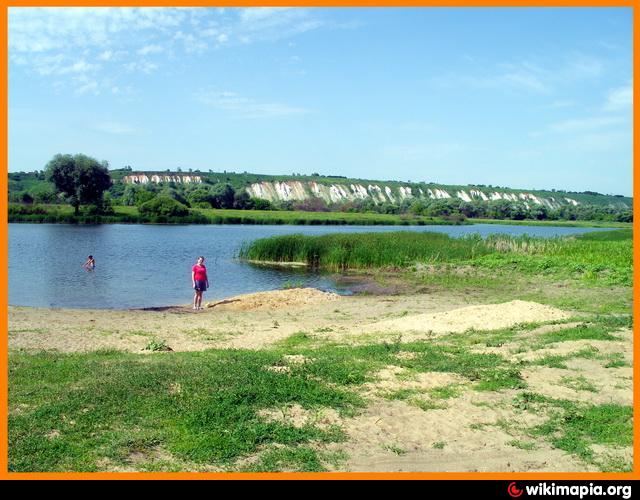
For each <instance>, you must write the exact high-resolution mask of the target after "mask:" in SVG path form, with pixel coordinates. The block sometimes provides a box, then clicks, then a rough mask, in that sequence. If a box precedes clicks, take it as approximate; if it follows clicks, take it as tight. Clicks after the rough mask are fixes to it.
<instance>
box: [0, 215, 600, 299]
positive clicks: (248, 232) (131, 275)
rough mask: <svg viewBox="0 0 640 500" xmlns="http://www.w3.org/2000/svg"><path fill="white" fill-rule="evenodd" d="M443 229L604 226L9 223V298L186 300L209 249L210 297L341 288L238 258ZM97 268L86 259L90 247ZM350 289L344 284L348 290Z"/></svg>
mask: <svg viewBox="0 0 640 500" xmlns="http://www.w3.org/2000/svg"><path fill="white" fill-rule="evenodd" d="M398 230H403V231H421V232H424V231H437V232H443V233H447V234H449V235H451V236H454V237H455V236H461V235H464V234H469V233H479V234H481V235H482V236H487V235H489V234H492V233H506V234H513V235H519V234H525V233H526V234H530V235H535V236H545V237H549V236H555V235H566V234H578V233H585V232H590V231H594V230H596V231H597V230H598V229H594V228H564V227H543V226H537V227H533V226H530V227H529V226H501V225H493V224H486V225H484V224H483V225H474V226H403V227H398V226H373V227H372V226H311V227H309V226H253V225H249V226H242V225H218V226H215V225H208V226H204V225H185V226H160V225H158V226H154V225H120V224H105V225H99V226H74V225H65V224H9V304H11V305H20V306H35V307H70V308H105V309H125V308H140V307H155V306H165V305H173V304H186V303H189V302H190V301H191V299H192V294H193V291H192V289H191V266H192V265H193V264H194V263H195V259H196V257H197V256H198V255H204V256H205V257H206V259H207V260H206V262H205V264H206V266H207V270H208V274H209V282H210V285H211V288H210V290H208V291H207V292H206V293H205V296H204V297H205V301H207V300H211V299H215V298H223V297H229V296H232V295H238V294H241V293H250V292H257V291H264V290H273V289H278V288H281V287H282V285H284V284H285V283H286V282H287V281H303V282H304V283H305V284H307V285H308V286H313V287H316V288H320V289H323V290H336V286H335V284H334V283H333V282H332V281H331V280H330V278H329V277H327V276H323V275H321V274H314V273H308V272H305V271H295V270H281V269H266V268H261V267H256V266H251V265H249V264H245V263H241V262H238V261H236V260H234V255H235V254H236V252H237V250H238V249H239V248H240V245H241V244H242V243H243V242H245V241H251V240H254V239H256V238H263V237H266V236H272V235H278V234H291V233H304V234H324V233H332V232H344V233H355V232H372V231H376V232H379V231H380V232H381V231H398ZM89 254H92V255H93V256H94V257H95V259H96V269H95V271H93V272H87V271H85V270H84V269H83V268H82V267H81V266H82V264H83V263H84V262H85V260H86V257H87V255H89ZM343 292H344V290H343Z"/></svg>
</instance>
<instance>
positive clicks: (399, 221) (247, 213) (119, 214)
mask: <svg viewBox="0 0 640 500" xmlns="http://www.w3.org/2000/svg"><path fill="white" fill-rule="evenodd" d="M36 208H37V209H36ZM113 208H114V213H113V214H111V215H95V214H91V215H90V214H85V213H83V212H81V213H80V215H79V216H74V214H73V208H72V207H71V206H69V205H39V206H37V207H36V206H35V205H33V206H32V205H21V204H17V203H10V204H9V222H10V223H46V224H56V223H57V224H246V225H295V226H306V225H312V226H314V225H331V226H333V225H353V226H380V225H389V226H400V227H402V226H431V225H435V226H439V225H474V224H505V225H524V226H558V227H601V228H630V227H632V225H633V224H632V223H630V222H613V221H582V220H571V221H570V220H530V219H527V220H511V219H473V218H468V219H465V218H462V219H461V218H458V217H454V216H452V217H449V218H447V217H425V216H417V215H409V214H400V215H396V214H377V213H370V212H367V213H358V212H303V211H279V210H232V209H193V210H192V211H191V214H190V215H188V216H184V217H166V216H161V217H154V218H149V217H143V216H141V215H140V214H139V213H138V210H137V208H136V207H128V206H115V207H113ZM23 211H24V213H23ZM31 212H33V213H31Z"/></svg>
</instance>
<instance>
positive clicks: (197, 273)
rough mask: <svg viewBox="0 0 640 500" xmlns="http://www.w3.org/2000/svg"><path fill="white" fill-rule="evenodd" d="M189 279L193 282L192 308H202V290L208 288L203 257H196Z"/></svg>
mask: <svg viewBox="0 0 640 500" xmlns="http://www.w3.org/2000/svg"><path fill="white" fill-rule="evenodd" d="M191 281H192V282H193V289H194V290H195V293H194V294H193V308H194V309H196V310H197V309H202V292H204V291H206V289H207V288H209V278H207V268H206V267H205V265H204V257H202V256H200V257H198V261H197V262H196V264H195V265H194V266H193V267H192V268H191Z"/></svg>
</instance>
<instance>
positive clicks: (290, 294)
mask: <svg viewBox="0 0 640 500" xmlns="http://www.w3.org/2000/svg"><path fill="white" fill-rule="evenodd" d="M339 298H340V296H339V295H337V294H335V293H329V292H322V291H320V290H316V289H315V288H292V289H290V290H273V291H270V292H260V293H251V294H247V295H238V296H237V297H231V298H229V299H224V300H220V301H218V302H210V303H208V304H207V307H215V308H216V309H218V308H219V309H224V310H231V311H250V310H253V309H281V308H284V307H291V306H303V305H312V304H318V303H321V302H328V301H331V300H338V299H339Z"/></svg>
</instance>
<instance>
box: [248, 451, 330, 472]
mask: <svg viewBox="0 0 640 500" xmlns="http://www.w3.org/2000/svg"><path fill="white" fill-rule="evenodd" d="M326 470H327V469H326V467H325V466H324V464H323V460H322V457H321V456H320V454H319V453H318V451H316V450H314V449H313V448H311V447H309V446H297V447H284V448H272V449H270V450H268V451H266V452H265V453H263V454H262V455H261V456H260V460H259V462H257V463H255V464H252V465H249V466H247V467H244V468H243V469H242V471H243V472H283V471H289V472H325V471H326Z"/></svg>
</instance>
